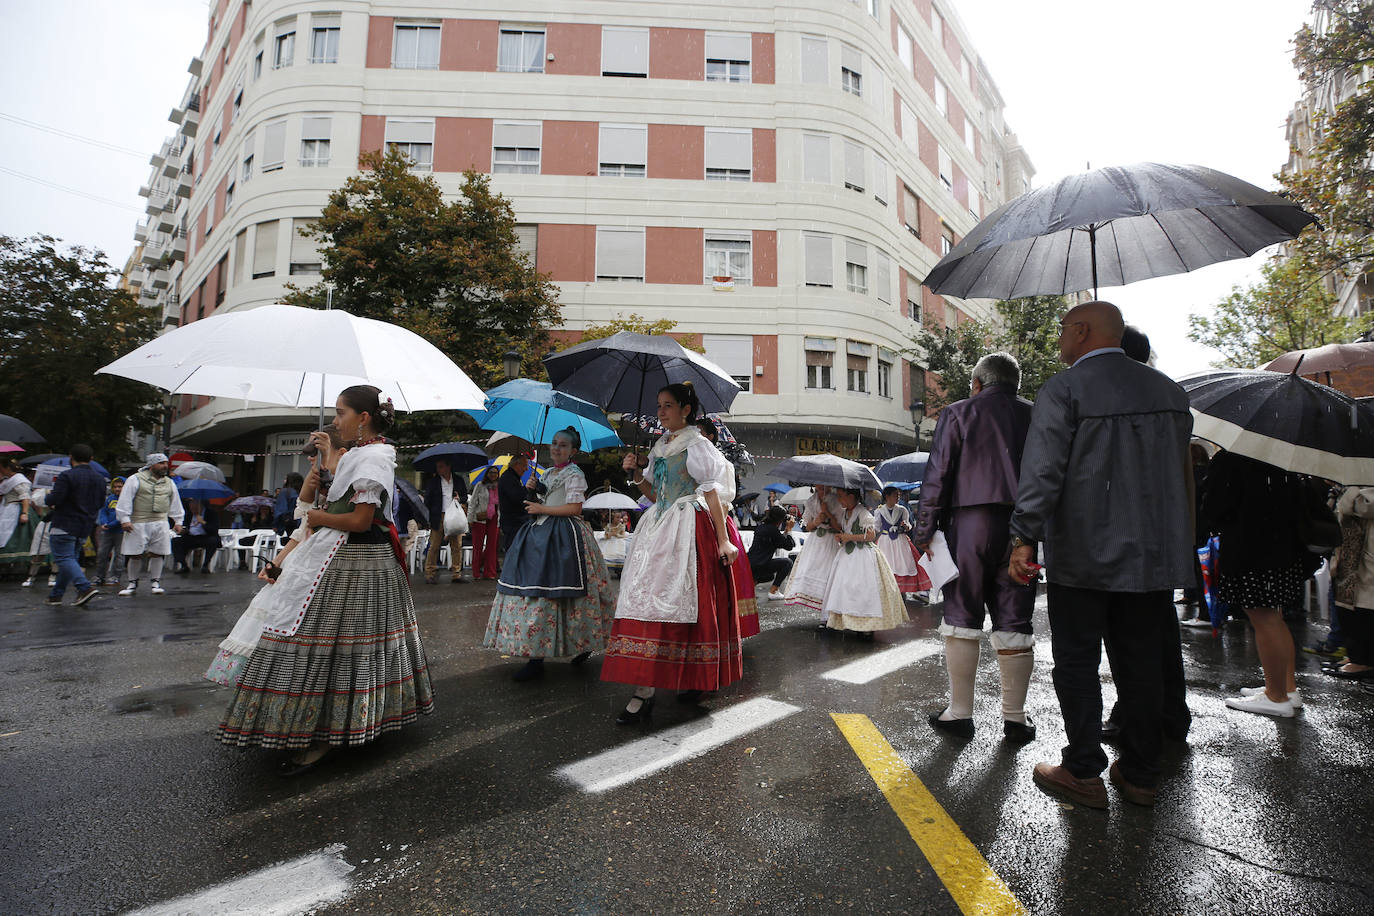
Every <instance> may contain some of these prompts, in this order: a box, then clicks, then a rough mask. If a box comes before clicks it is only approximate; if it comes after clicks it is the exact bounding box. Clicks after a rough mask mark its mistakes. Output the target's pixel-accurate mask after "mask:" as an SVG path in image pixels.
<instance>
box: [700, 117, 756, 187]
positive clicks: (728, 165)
mask: <svg viewBox="0 0 1374 916" xmlns="http://www.w3.org/2000/svg"><path fill="white" fill-rule="evenodd" d="M705 162H706V179H707V180H708V181H749V180H750V179H751V178H752V177H753V174H754V134H753V131H750V130H712V129H709V128H708V129H707V131H706V150H705Z"/></svg>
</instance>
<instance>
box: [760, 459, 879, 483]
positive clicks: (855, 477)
mask: <svg viewBox="0 0 1374 916" xmlns="http://www.w3.org/2000/svg"><path fill="white" fill-rule="evenodd" d="M768 473H769V474H771V475H772V476H774V477H781V478H782V479H783V480H790V481H792V482H793V483H807V484H824V485H826V486H830V487H841V488H844V489H847V490H881V489H882V488H883V484H882V481H880V480H878V478H877V476H876V475H875V474H874V473H873V469H872V468H870V467H869V466H868V465H866V464H860V463H859V462H857V461H850V460H849V459H848V458H841V457H839V456H838V455H798V456H796V457H795V458H787V459H785V460H783V461H779V462H778V463H777V465H776V466H775V467H774V468H773V470H771V471H769V472H768Z"/></svg>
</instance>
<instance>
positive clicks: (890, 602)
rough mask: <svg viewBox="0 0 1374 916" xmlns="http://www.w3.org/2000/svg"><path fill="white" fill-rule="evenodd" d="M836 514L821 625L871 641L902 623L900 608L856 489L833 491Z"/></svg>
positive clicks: (903, 608)
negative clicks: (878, 632)
mask: <svg viewBox="0 0 1374 916" xmlns="http://www.w3.org/2000/svg"><path fill="white" fill-rule="evenodd" d="M837 496H838V499H839V502H840V513H839V515H836V516H833V517H832V518H831V521H832V522H834V523H835V529H836V530H835V535H834V538H835V541H836V543H837V545H838V549H837V551H836V554H835V562H834V565H833V566H831V568H830V583H829V585H827V586H826V590H825V601H824V603H823V605H822V610H823V611H824V612H825V615H826V621H825V625H826V626H827V627H829V628H831V629H834V630H853V631H855V632H856V633H859V634H860V635H862V636H863V637H864V638H866V639H872V638H873V633H874V631H876V630H890V629H892V628H893V627H895V626H900V625H901V624H904V623H906V622H907V619H908V618H907V614H906V605H905V604H903V603H902V594H901V592H900V591H898V589H897V580H896V579H894V578H893V576H892V567H890V566H888V565H887V559H886V557H884V556H883V553H882V551H880V550H878V549H877V548H876V547H874V546H873V542H874V541H876V540H877V539H878V528H877V525H876V523H875V522H874V521H873V513H871V512H869V511H868V510H867V509H866V508H864V504H863V502H862V501H861V496H862V494H861V493H860V491H858V490H840V491H838V494H837Z"/></svg>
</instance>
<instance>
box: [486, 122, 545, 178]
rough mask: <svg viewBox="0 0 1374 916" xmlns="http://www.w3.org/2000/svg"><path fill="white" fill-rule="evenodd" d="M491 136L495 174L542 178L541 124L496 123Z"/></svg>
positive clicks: (492, 164) (492, 162)
mask: <svg viewBox="0 0 1374 916" xmlns="http://www.w3.org/2000/svg"><path fill="white" fill-rule="evenodd" d="M491 136H492V149H491V171H492V174H494V175H503V174H523V175H538V174H539V153H540V146H541V143H542V137H543V125H542V123H541V122H538V121H533V122H530V121H497V122H496V123H495V124H494V125H493V126H492V134H491Z"/></svg>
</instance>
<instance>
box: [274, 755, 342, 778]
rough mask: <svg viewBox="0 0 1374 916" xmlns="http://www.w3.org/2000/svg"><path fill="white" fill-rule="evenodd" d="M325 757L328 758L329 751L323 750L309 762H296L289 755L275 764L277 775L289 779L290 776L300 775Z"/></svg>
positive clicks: (317, 764) (313, 767)
mask: <svg viewBox="0 0 1374 916" xmlns="http://www.w3.org/2000/svg"><path fill="white" fill-rule="evenodd" d="M327 759H329V751H325V752H324V753H323V754H321V755H320V756H318V757H316V758H315V759H314V760H312V761H310V762H309V763H297V762H296V761H294V760H292V759H291V758H290V757H287V758H286V759H285V760H283V761H282V762H281V763H280V764H278V765H277V775H278V776H280V777H282V778H283V779H290V778H291V777H292V776H301V775H304V774H305V773H309V772H310V771H311V770H313V769H315V767H317V766H319V765H320V764H321V763H323V762H324V761H325V760H327Z"/></svg>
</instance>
